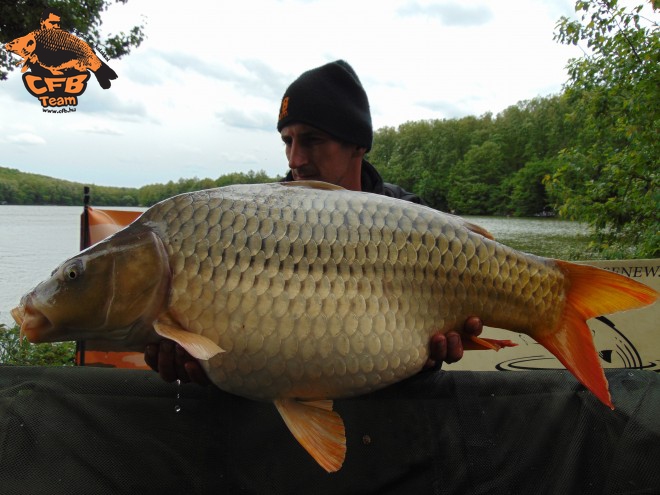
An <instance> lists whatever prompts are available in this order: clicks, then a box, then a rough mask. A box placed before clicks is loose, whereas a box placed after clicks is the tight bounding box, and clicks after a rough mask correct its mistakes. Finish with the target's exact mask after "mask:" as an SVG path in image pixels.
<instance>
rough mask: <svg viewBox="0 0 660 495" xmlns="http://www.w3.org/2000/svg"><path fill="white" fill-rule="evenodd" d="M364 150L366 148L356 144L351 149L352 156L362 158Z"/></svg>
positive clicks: (365, 150)
mask: <svg viewBox="0 0 660 495" xmlns="http://www.w3.org/2000/svg"><path fill="white" fill-rule="evenodd" d="M366 152H367V148H365V147H363V146H357V145H356V146H355V147H354V149H353V154H352V157H353V158H360V159H362V158H363V157H364V155H365V153H366Z"/></svg>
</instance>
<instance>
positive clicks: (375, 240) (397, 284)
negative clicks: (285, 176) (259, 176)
mask: <svg viewBox="0 0 660 495" xmlns="http://www.w3.org/2000/svg"><path fill="white" fill-rule="evenodd" d="M288 191H289V190H287V189H286V188H285V187H284V186H281V185H275V186H272V187H270V188H265V187H264V186H240V187H229V188H223V189H222V190H218V191H206V192H199V193H196V194H193V195H186V196H181V197H179V198H175V199H174V200H173V201H171V202H169V203H164V204H162V205H161V206H157V207H154V208H152V209H150V210H149V211H148V212H147V213H146V214H145V215H144V216H143V220H144V221H146V222H149V223H150V224H152V225H154V226H156V229H157V231H158V232H159V233H160V236H161V238H162V239H163V241H164V244H165V246H166V249H167V252H168V255H169V257H170V259H171V261H172V263H171V265H172V289H173V290H172V292H171V294H170V303H169V308H170V311H171V312H172V314H173V315H174V316H175V317H176V319H177V320H178V321H179V322H180V323H181V325H182V326H183V327H185V328H187V329H189V330H190V331H192V332H195V333H198V334H201V335H203V336H205V337H208V338H210V339H212V340H213V341H215V342H217V343H218V344H219V345H220V347H222V348H223V349H225V350H226V351H227V352H226V353H223V354H221V355H218V356H216V357H215V358H213V359H211V360H210V361H208V362H206V363H205V367H206V369H207V371H208V373H209V375H210V377H211V379H212V380H213V381H214V382H215V383H216V384H218V385H219V386H220V387H221V388H223V389H225V390H227V391H230V392H234V393H239V394H241V395H245V396H248V397H252V398H257V399H271V398H272V397H295V398H300V399H316V398H320V397H326V398H327V397H345V396H350V395H357V394H362V393H365V392H368V391H371V390H374V389H377V388H380V387H383V386H386V385H388V384H390V383H392V382H394V381H398V380H400V379H402V378H403V377H407V376H410V375H412V374H414V373H416V372H417V371H419V370H420V369H421V367H422V366H423V364H424V363H425V362H426V360H427V358H428V341H429V338H430V336H431V335H432V334H433V333H435V332H438V331H442V332H446V331H448V330H449V329H458V328H459V327H460V325H461V324H462V322H463V321H464V320H465V318H466V317H468V316H470V315H474V314H478V315H481V317H482V318H484V317H486V315H488V316H487V317H488V319H494V320H502V319H504V317H507V319H508V318H509V317H510V316H511V314H512V313H513V314H514V315H515V314H518V315H519V317H518V318H517V319H516V320H517V321H516V327H527V326H529V323H530V322H529V315H534V317H535V318H548V317H549V315H547V314H545V313H547V312H548V310H547V308H552V307H553V305H554V304H555V303H556V302H557V301H558V299H559V297H560V293H559V292H560V290H559V288H560V287H561V286H562V284H561V283H560V282H561V279H562V277H563V274H562V273H561V271H560V270H559V269H558V268H556V267H552V266H551V264H550V263H548V262H545V261H543V260H542V259H536V258H532V259H530V258H529V257H528V256H526V255H522V254H520V255H518V254H516V253H515V252H514V251H512V250H510V249H508V248H506V247H504V246H502V245H497V246H496V245H495V243H494V242H493V241H490V240H489V239H486V238H484V237H483V236H481V235H479V234H477V233H474V232H471V231H469V230H468V229H466V228H465V227H464V226H462V225H461V222H460V221H458V220H457V219H456V218H454V217H451V216H447V215H440V214H438V212H436V211H434V210H431V209H429V208H425V207H415V208H411V207H410V205H409V204H408V203H404V202H401V201H396V200H392V199H390V198H385V197H375V196H373V195H367V194H356V193H354V192H348V191H346V192H342V191H318V190H314V189H306V190H298V191H295V194H294V193H290V192H288ZM215 195H221V199H220V198H219V197H214V196H215ZM211 216H213V217H214V220H215V222H219V224H220V227H221V228H220V229H219V230H218V229H216V230H214V229H212V228H210V225H211V224H210V222H209V218H210V217H211ZM210 232H213V234H212V235H209V233H210ZM493 255H495V257H493ZM205 260H208V261H207V262H206V263H205ZM214 260H215V261H214ZM509 264H511V266H510V265H509ZM517 266H520V267H521V269H518V270H512V269H511V267H517ZM503 267H509V268H508V269H507V268H503ZM525 270H527V271H529V272H533V273H535V275H532V276H530V277H523V276H521V275H520V274H521V273H526V271H525ZM474 278H479V279H480V281H481V283H483V284H484V285H485V286H487V287H490V288H491V289H489V290H487V292H486V297H476V296H477V292H476V291H475V289H474V285H473V284H472V280H473V279H474ZM540 278H543V279H544V280H546V281H547V282H546V283H545V284H544V285H541V284H540V283H539V282H538V279H540ZM504 280H506V281H507V282H506V283H504ZM552 287H555V288H557V289H555V290H554V292H553V291H549V290H548V288H552ZM202 295H204V296H202ZM503 303H507V307H505V306H503ZM260 308H261V309H260ZM539 308H540V309H541V310H540V311H539ZM265 315H269V317H268V318H266V319H265V321H264V316H265ZM491 315H492V316H491ZM383 342H386V343H387V345H383V344H382V343H383ZM329 356H337V358H336V359H334V361H333V360H331V361H330V364H328V363H327V362H326V360H327V359H328V357H329ZM318 363H325V365H324V366H321V365H319V364H318ZM386 370H387V371H386ZM354 374H358V375H359V378H357V379H356V378H355V377H353V376H352V375H354Z"/></svg>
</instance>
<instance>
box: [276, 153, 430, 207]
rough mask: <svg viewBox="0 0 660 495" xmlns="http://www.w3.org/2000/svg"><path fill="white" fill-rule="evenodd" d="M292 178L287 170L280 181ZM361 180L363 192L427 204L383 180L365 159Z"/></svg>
mask: <svg viewBox="0 0 660 495" xmlns="http://www.w3.org/2000/svg"><path fill="white" fill-rule="evenodd" d="M292 180H293V175H292V173H291V171H289V173H288V174H286V177H284V179H283V180H282V182H291V181H292ZM361 180H362V191H364V192H370V193H375V194H382V195H383V196H389V197H390V198H397V199H403V200H404V201H410V202H411V203H417V204H420V205H424V206H428V205H427V204H426V202H425V201H424V200H423V199H422V198H420V197H419V196H417V195H416V194H413V193H410V192H408V191H406V190H405V189H403V188H402V187H399V186H397V185H396V184H390V183H388V182H383V178H382V177H381V176H380V174H379V173H378V170H376V168H375V167H374V166H373V165H372V164H371V163H369V162H368V161H367V160H362V178H361Z"/></svg>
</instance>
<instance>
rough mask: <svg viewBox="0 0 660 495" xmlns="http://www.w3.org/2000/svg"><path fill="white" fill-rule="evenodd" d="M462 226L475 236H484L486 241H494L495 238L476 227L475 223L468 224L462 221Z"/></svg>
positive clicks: (478, 226)
mask: <svg viewBox="0 0 660 495" xmlns="http://www.w3.org/2000/svg"><path fill="white" fill-rule="evenodd" d="M462 223H463V226H464V227H465V228H466V229H468V230H471V231H472V232H474V233H475V234H479V235H482V236H484V237H485V238H486V239H490V240H491V241H494V240H495V237H493V234H491V233H490V232H488V231H487V230H486V229H485V228H483V227H481V226H480V225H477V224H476V223H472V222H468V221H467V220H463V221H462Z"/></svg>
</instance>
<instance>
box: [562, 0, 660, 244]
mask: <svg viewBox="0 0 660 495" xmlns="http://www.w3.org/2000/svg"><path fill="white" fill-rule="evenodd" d="M643 8H644V6H643V5H640V6H638V7H634V8H631V9H628V8H624V7H620V6H619V5H618V2H617V1H616V0H591V1H578V2H576V4H575V10H576V12H578V14H580V15H581V19H580V20H569V19H567V18H562V19H561V20H560V21H559V23H558V31H557V32H556V34H555V39H556V40H557V41H559V42H560V43H564V44H579V45H580V46H583V45H586V46H584V49H585V50H586V54H585V55H584V56H583V57H581V58H577V59H573V60H571V61H570V62H569V65H568V71H569V81H568V83H567V85H566V97H567V98H568V99H569V101H570V104H571V106H572V107H573V109H574V113H575V117H574V118H576V119H579V120H581V126H580V131H579V132H578V133H577V135H576V137H575V141H574V142H573V144H572V145H570V146H568V147H567V148H566V149H565V150H564V151H563V152H562V153H561V160H562V162H563V165H562V166H561V167H559V169H558V170H557V172H556V173H555V175H554V176H553V179H552V182H551V183H550V185H551V187H552V188H553V194H555V195H556V196H557V197H558V198H560V204H559V206H560V211H561V212H562V213H563V214H565V215H567V216H569V217H573V218H577V219H580V220H584V221H587V222H589V223H590V224H591V226H592V227H593V228H594V230H595V233H596V235H597V241H598V244H599V247H600V249H601V250H602V251H603V252H604V253H605V254H606V255H607V256H610V257H614V256H634V257H656V256H658V255H659V254H660V240H659V231H660V222H659V221H658V207H659V206H660V193H659V192H658V191H659V189H658V163H659V162H660V93H659V92H658V88H660V32H659V30H658V22H657V21H656V20H653V19H649V18H648V17H645V16H643V15H642V10H643ZM649 15H650V16H651V17H653V16H655V15H656V13H655V12H652V13H651V14H649Z"/></svg>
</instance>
